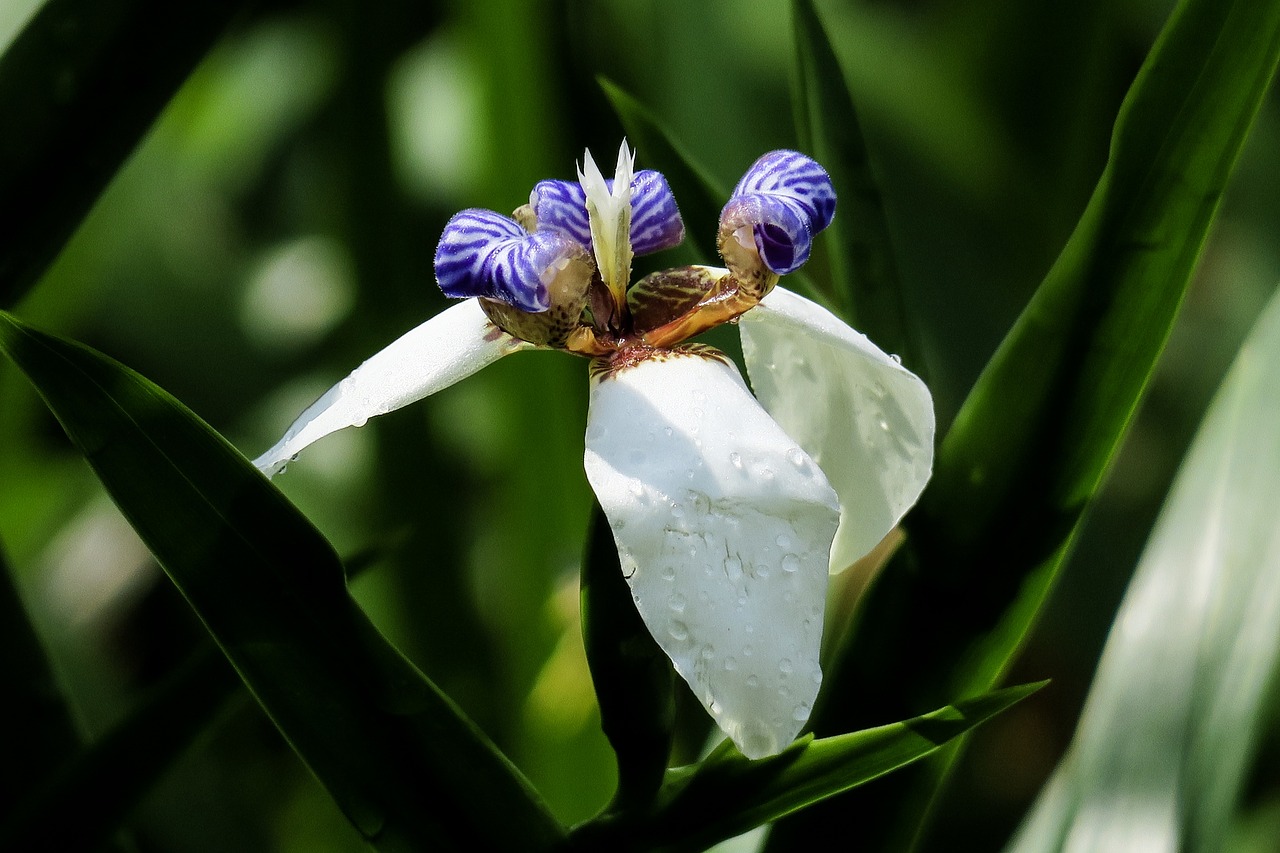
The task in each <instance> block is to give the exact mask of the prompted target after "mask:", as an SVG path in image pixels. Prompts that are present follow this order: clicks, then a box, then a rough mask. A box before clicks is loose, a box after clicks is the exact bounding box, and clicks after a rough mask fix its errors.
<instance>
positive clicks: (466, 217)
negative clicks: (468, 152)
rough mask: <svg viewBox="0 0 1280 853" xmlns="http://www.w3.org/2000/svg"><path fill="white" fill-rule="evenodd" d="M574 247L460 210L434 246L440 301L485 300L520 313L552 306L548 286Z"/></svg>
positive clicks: (551, 234)
mask: <svg viewBox="0 0 1280 853" xmlns="http://www.w3.org/2000/svg"><path fill="white" fill-rule="evenodd" d="M577 251H578V248H577V245H576V244H575V242H574V241H573V240H571V239H569V238H568V237H566V236H565V235H563V234H561V233H559V232H555V231H539V232H538V233H535V234H530V233H528V232H527V231H525V230H524V229H523V228H521V227H520V225H519V224H518V223H516V222H515V220H513V219H509V218H507V217H505V216H502V215H501V214H498V213H494V212H493V211H491V210H480V209H475V208H473V209H471V210H464V211H462V212H461V213H459V214H457V215H456V216H454V217H453V218H452V219H450V220H449V222H448V223H447V224H446V225H445V226H444V233H443V234H441V235H440V244H439V245H438V246H437V247H436V259H435V268H436V281H437V282H438V283H439V285H440V289H441V290H442V291H444V294H445V296H451V297H454V298H455V299H461V298H465V297H469V296H487V297H489V298H490V299H497V300H499V301H500V302H505V303H507V304H508V305H511V306H512V307H514V308H519V309H520V310H521V311H528V312H531V313H538V312H542V311H546V310H547V309H548V308H550V307H551V299H550V294H549V293H548V291H547V285H548V284H550V283H551V281H552V280H553V279H554V278H555V274H556V273H557V272H558V271H559V265H560V261H562V260H564V259H565V258H568V257H569V256H571V255H573V254H576V252H577Z"/></svg>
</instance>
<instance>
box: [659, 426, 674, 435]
mask: <svg viewBox="0 0 1280 853" xmlns="http://www.w3.org/2000/svg"><path fill="white" fill-rule="evenodd" d="M662 432H663V434H664V435H666V436H668V437H670V436H672V435H674V434H675V430H673V429H672V428H671V427H663V428H662Z"/></svg>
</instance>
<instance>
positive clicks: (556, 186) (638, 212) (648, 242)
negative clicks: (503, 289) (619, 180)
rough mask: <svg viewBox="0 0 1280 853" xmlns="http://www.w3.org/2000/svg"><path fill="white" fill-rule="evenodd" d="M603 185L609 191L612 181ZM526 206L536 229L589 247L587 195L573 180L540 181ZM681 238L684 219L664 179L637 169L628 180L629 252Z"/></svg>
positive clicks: (662, 246) (675, 243) (643, 252)
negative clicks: (535, 220) (529, 209)
mask: <svg viewBox="0 0 1280 853" xmlns="http://www.w3.org/2000/svg"><path fill="white" fill-rule="evenodd" d="M605 186H606V187H608V189H609V191H610V192H612V191H613V181H612V180H608V179H606V180H605ZM529 205H530V206H531V207H532V208H533V212H534V215H535V216H537V217H538V230H539V231H541V230H543V229H547V230H550V231H558V232H560V233H562V234H564V235H566V236H568V237H571V238H573V239H574V240H577V241H578V242H579V243H581V244H582V245H583V246H586V247H587V249H588V250H590V249H591V248H592V246H591V225H590V222H589V221H588V219H587V194H586V192H585V191H584V190H583V189H582V185H581V184H579V183H578V182H577V181H540V182H539V183H538V185H537V186H536V187H534V188H533V192H532V193H530V194H529ZM683 240H684V222H683V221H682V220H681V219H680V210H679V208H677V207H676V199H675V196H674V195H672V193H671V187H670V185H668V184H667V179H666V178H664V177H663V176H662V173H661V172H655V171H653V170H651V169H646V170H644V171H641V172H637V173H636V175H635V177H634V178H633V179H632V180H631V251H632V252H633V253H635V254H637V255H647V254H649V253H651V252H657V251H659V250H661V249H670V248H671V247H672V246H678V245H679V244H680V242H681V241H683Z"/></svg>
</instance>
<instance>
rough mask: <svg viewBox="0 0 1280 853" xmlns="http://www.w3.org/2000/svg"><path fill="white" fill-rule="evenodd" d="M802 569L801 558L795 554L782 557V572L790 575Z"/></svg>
mask: <svg viewBox="0 0 1280 853" xmlns="http://www.w3.org/2000/svg"><path fill="white" fill-rule="evenodd" d="M799 568H800V558H799V557H797V556H796V555H795V554H783V555H782V570H783V571H784V572H787V573H788V574H790V573H792V572H795V571H798V570H799Z"/></svg>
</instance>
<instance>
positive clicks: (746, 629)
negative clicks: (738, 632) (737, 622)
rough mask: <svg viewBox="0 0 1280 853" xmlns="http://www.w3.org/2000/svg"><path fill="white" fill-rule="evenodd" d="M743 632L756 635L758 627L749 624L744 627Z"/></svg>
mask: <svg viewBox="0 0 1280 853" xmlns="http://www.w3.org/2000/svg"><path fill="white" fill-rule="evenodd" d="M742 630H743V632H744V633H747V634H754V633H755V632H756V626H755V625H752V624H750V623H748V624H746V625H743V626H742Z"/></svg>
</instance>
